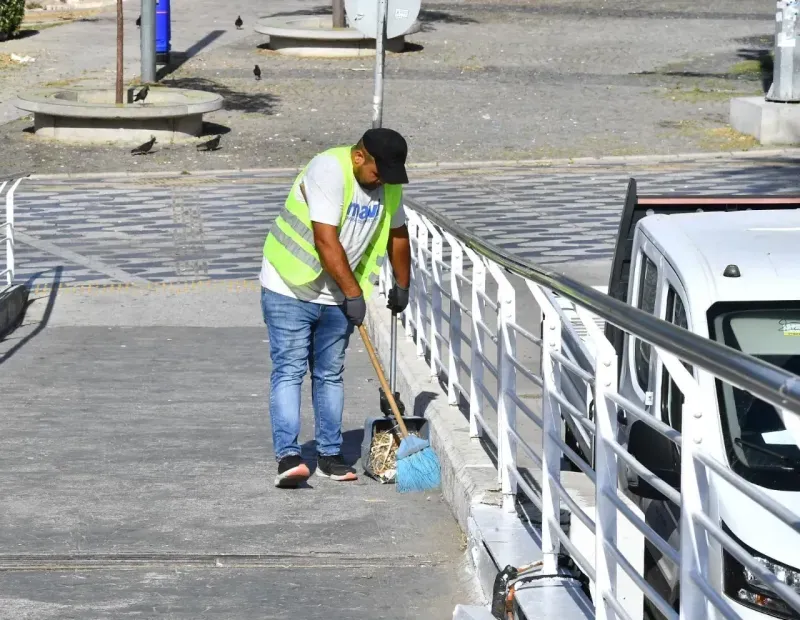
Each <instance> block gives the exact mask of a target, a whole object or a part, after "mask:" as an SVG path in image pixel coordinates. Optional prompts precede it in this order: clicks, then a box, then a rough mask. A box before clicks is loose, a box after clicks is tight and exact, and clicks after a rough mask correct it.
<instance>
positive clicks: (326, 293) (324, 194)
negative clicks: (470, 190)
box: [259, 155, 406, 305]
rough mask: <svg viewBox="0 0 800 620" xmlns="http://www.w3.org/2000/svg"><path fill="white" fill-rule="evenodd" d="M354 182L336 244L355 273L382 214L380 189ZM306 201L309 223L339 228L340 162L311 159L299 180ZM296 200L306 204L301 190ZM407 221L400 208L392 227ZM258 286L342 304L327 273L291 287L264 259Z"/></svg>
mask: <svg viewBox="0 0 800 620" xmlns="http://www.w3.org/2000/svg"><path fill="white" fill-rule="evenodd" d="M353 180H354V184H353V187H354V191H353V200H352V202H351V203H350V205H349V206H348V208H347V217H346V218H345V221H344V224H343V225H342V228H341V230H340V231H339V242H340V243H341V244H342V247H343V248H344V251H345V254H347V260H348V262H349V263H350V269H352V270H353V271H355V269H356V267H357V266H358V263H359V262H361V258H362V257H363V255H364V252H365V251H366V249H367V247H368V246H369V244H370V241H372V237H373V235H374V234H375V233H376V232H377V230H378V224H379V223H380V221H381V216H382V215H383V210H384V204H383V187H379V188H377V189H375V190H373V191H370V192H368V191H366V190H365V189H364V188H363V187H361V185H359V184H358V181H356V180H355V176H354V177H353ZM302 182H303V185H304V187H305V191H306V197H307V198H308V210H309V215H310V217H311V221H312V222H320V223H322V224H330V225H332V226H338V225H339V223H340V222H341V219H342V208H343V205H342V202H343V200H342V197H343V195H344V178H343V177H342V168H341V166H340V165H339V162H338V161H337V160H336V158H334V157H333V156H331V155H317V156H316V157H314V159H312V160H311V163H310V164H309V166H308V168H307V169H306V173H305V175H304V177H303V179H302ZM295 198H297V200H300V201H301V202H305V200H304V198H303V194H302V193H301V192H300V187H299V184H298V188H297V190H296V191H295ZM405 222H406V217H405V211H404V209H403V206H402V202H401V205H400V208H399V209H397V211H396V212H395V214H394V217H393V218H392V223H391V227H392V228H399V227H401V226H403V224H405ZM259 279H260V280H261V285H262V286H263V287H264V288H267V289H269V290H271V291H274V292H276V293H280V294H281V295H287V296H289V297H294V298H296V299H301V300H303V301H312V302H315V303H318V304H327V305H335V304H340V303H342V302H343V301H344V295H343V294H342V292H341V290H340V289H339V286H338V285H337V284H336V282H335V281H334V279H333V278H332V277H331V276H329V275H328V274H327V273H326V272H324V271H323V272H322V273H321V274H320V275H319V277H317V279H316V280H314V281H313V282H311V283H309V284H307V285H304V286H300V287H298V286H292V285H290V284H288V283H287V282H286V281H285V280H284V279H283V278H281V276H280V275H279V274H278V272H277V270H276V269H275V268H274V267H273V266H272V263H270V262H269V261H268V260H267V258H266V257H264V259H263V261H262V264H261V275H260V278H259Z"/></svg>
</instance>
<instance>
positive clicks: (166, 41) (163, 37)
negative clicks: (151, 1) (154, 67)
mask: <svg viewBox="0 0 800 620" xmlns="http://www.w3.org/2000/svg"><path fill="white" fill-rule="evenodd" d="M171 39H172V28H171V27H170V14H169V0H156V62H157V63H159V64H162V65H167V64H169V52H170V49H171V48H172V44H171Z"/></svg>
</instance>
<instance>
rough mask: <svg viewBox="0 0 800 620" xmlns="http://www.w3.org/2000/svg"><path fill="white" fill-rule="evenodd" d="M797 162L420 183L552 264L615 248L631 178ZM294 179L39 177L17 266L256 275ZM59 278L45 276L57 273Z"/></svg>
mask: <svg viewBox="0 0 800 620" xmlns="http://www.w3.org/2000/svg"><path fill="white" fill-rule="evenodd" d="M798 163H799V162H798V160H791V159H785V158H783V159H774V160H773V159H753V160H748V161H738V162H732V161H722V162H708V161H694V162H692V161H688V162H682V163H668V164H665V163H662V164H655V163H654V164H647V165H645V164H639V165H629V166H622V165H620V166H617V167H614V166H586V165H585V166H580V167H578V166H576V167H573V168H569V167H565V168H563V169H547V168H496V169H488V170H471V171H470V170H462V171H449V172H441V171H440V172H436V171H430V170H428V171H426V170H423V169H416V170H415V171H414V172H413V174H412V183H411V185H410V186H409V187H408V191H407V194H408V196H409V197H410V198H413V199H416V200H418V201H421V202H423V203H425V204H427V205H429V206H431V207H433V208H436V209H438V210H440V211H442V212H443V213H445V214H447V215H448V216H449V217H452V218H453V220H455V221H459V222H460V223H462V224H463V225H464V226H467V227H468V228H470V229H471V230H474V231H475V232H477V233H479V234H481V235H483V236H484V237H485V238H486V239H487V240H489V241H491V242H493V243H496V244H498V245H500V246H501V247H504V248H506V249H508V250H510V251H513V252H516V253H519V254H520V255H522V256H524V257H525V258H528V259H531V260H534V261H536V262H539V263H544V264H546V263H564V262H565V260H569V259H570V258H576V259H578V258H584V259H588V258H605V257H608V256H610V254H611V251H612V250H613V243H614V237H615V234H616V228H617V225H618V222H619V214H620V210H621V207H622V202H623V199H624V195H625V190H626V186H627V182H628V179H629V178H630V177H634V178H636V179H637V182H638V183H639V191H640V193H642V194H653V193H668V192H679V193H703V194H707V193H723V194H729V193H784V194H785V193H800V192H799V191H798V184H797V165H798ZM292 178H293V173H291V172H287V171H262V172H255V173H219V174H215V173H207V174H197V175H165V176H161V177H148V176H131V177H105V178H90V177H85V178H79V177H78V178H70V179H47V178H42V179H35V178H34V179H28V180H25V181H23V183H22V184H21V185H20V186H19V189H18V193H17V203H16V204H17V222H18V234H17V238H18V241H19V247H18V275H19V277H20V278H22V279H29V280H30V281H31V283H32V284H34V285H36V283H37V281H38V280H39V277H40V276H42V279H43V280H44V279H48V278H49V275H48V270H53V269H56V268H57V267H61V268H62V269H63V271H62V273H61V279H62V281H63V283H64V284H66V285H69V284H80V283H95V284H105V283H110V282H127V283H138V284H144V283H159V282H177V281H199V280H242V279H244V280H248V279H254V278H257V277H258V271H259V266H260V259H261V249H262V245H263V242H264V236H265V234H266V232H267V230H268V228H269V226H270V224H271V221H272V219H273V218H274V216H275V215H276V213H277V211H278V209H279V208H280V207H281V206H282V204H283V200H284V197H285V192H286V189H287V187H288V185H289V184H290V182H291V180H292ZM45 276H46V277H45Z"/></svg>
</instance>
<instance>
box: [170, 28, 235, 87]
mask: <svg viewBox="0 0 800 620" xmlns="http://www.w3.org/2000/svg"><path fill="white" fill-rule="evenodd" d="M223 34H225V30H212V31H211V32H209V33H208V34H207V35H206V36H204V37H203V38H202V39H200V40H199V41H198V42H197V43H195V44H194V45H192V46H191V47H190V48H189V49H187V50H186V51H185V52H170V63H169V64H168V65H164V66H163V67H161V68H160V69H159V70H158V71H156V82H160V81H161V80H163V79H164V78H165V77H166V76H168V75H169V74H170V73H174V72H175V71H177V70H178V69H180V68H181V67H182V66H183V64H184V63H185V62H186V61H187V60H189V59H191V58H192V57H193V56H196V55H197V54H198V53H200V51H201V50H203V49H204V48H206V47H208V46H209V45H211V44H212V43H213V42H214V41H216V40H217V39H219V38H220V37H221V36H222V35H223Z"/></svg>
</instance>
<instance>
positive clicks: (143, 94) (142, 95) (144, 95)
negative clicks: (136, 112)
mask: <svg viewBox="0 0 800 620" xmlns="http://www.w3.org/2000/svg"><path fill="white" fill-rule="evenodd" d="M149 92H150V87H149V86H147V85H145V87H144V88H143V89H142V90H140V91H139V92H138V93H136V96H135V97H134V98H133V100H134V102H136V101H144V100H145V99H146V98H147V93H149Z"/></svg>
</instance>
